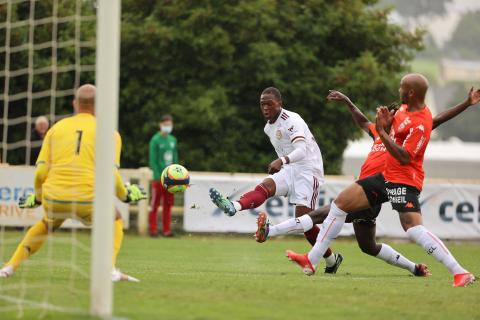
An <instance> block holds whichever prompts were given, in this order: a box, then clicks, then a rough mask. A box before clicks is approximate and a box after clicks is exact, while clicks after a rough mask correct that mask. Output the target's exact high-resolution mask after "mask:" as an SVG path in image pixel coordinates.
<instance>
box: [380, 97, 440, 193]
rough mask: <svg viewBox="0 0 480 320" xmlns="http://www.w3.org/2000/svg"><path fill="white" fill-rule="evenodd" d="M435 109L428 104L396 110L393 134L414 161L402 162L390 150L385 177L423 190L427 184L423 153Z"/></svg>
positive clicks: (386, 161)
mask: <svg viewBox="0 0 480 320" xmlns="http://www.w3.org/2000/svg"><path fill="white" fill-rule="evenodd" d="M432 125H433V120H432V113H431V112H430V109H429V108H428V107H427V106H425V107H424V108H423V109H422V110H420V111H415V112H409V111H408V110H406V109H403V108H402V109H400V110H398V111H397V113H396V114H395V117H394V118H393V123H392V129H391V131H390V137H392V139H393V140H394V141H395V143H396V144H398V145H401V146H402V147H403V148H404V149H405V150H406V151H407V152H408V154H409V155H410V162H409V163H407V164H401V163H400V162H399V161H398V160H397V159H395V158H394V157H393V156H392V155H391V154H390V153H387V155H386V160H385V172H384V177H385V180H387V181H389V182H394V183H402V184H406V185H410V186H413V187H415V188H417V189H418V190H419V191H421V190H422V187H423V178H424V176H425V173H424V171H423V157H424V154H425V150H426V148H427V145H428V142H429V140H430V133H431V132H432Z"/></svg>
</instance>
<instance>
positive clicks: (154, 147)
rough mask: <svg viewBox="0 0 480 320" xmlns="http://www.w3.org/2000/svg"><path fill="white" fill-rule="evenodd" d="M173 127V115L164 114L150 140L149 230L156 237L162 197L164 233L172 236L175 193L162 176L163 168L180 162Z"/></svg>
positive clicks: (166, 235)
mask: <svg viewBox="0 0 480 320" xmlns="http://www.w3.org/2000/svg"><path fill="white" fill-rule="evenodd" d="M172 129H173V118H172V116H171V115H164V116H163V117H162V118H161V121H160V131H159V132H157V133H155V134H154V135H153V137H152V139H151V140H150V149H149V164H150V168H151V169H152V170H153V182H152V202H151V208H150V214H149V232H150V236H152V237H156V236H157V235H158V230H157V220H158V219H157V210H158V206H159V205H160V200H161V199H162V203H163V208H162V224H163V230H162V231H163V235H164V236H165V237H170V236H172V235H173V234H172V230H171V226H170V225H171V217H172V205H173V200H174V198H173V194H172V193H170V192H168V191H167V190H165V188H164V187H163V186H162V184H161V183H160V176H161V174H162V171H163V169H165V168H166V167H167V166H169V165H171V164H172V163H178V152H177V139H176V138H175V137H174V136H173V135H171V132H172Z"/></svg>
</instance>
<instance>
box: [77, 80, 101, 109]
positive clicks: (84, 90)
mask: <svg viewBox="0 0 480 320" xmlns="http://www.w3.org/2000/svg"><path fill="white" fill-rule="evenodd" d="M96 90H97V89H96V88H95V86H94V85H91V84H84V85H83V86H81V87H80V88H78V89H77V92H75V100H74V106H75V108H76V109H77V112H93V111H94V110H95V93H96Z"/></svg>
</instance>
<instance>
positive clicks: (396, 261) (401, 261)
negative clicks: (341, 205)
mask: <svg viewBox="0 0 480 320" xmlns="http://www.w3.org/2000/svg"><path fill="white" fill-rule="evenodd" d="M377 258H378V259H381V260H383V261H385V262H386V263H388V264H391V265H394V266H397V267H399V268H402V269H406V270H408V271H410V272H411V273H414V272H415V263H413V262H412V261H410V260H408V259H407V258H405V257H404V256H402V255H401V254H400V253H399V252H397V251H395V249H393V248H392V247H390V246H389V245H388V244H385V243H382V248H381V249H380V252H379V253H378V254H377Z"/></svg>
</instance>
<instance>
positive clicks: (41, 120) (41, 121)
mask: <svg viewBox="0 0 480 320" xmlns="http://www.w3.org/2000/svg"><path fill="white" fill-rule="evenodd" d="M49 126H50V124H49V123H48V119H47V117H45V116H40V117H38V118H37V119H35V131H37V133H38V135H40V136H41V137H43V136H45V133H47V130H48V127H49Z"/></svg>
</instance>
